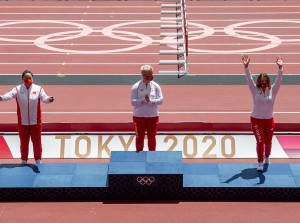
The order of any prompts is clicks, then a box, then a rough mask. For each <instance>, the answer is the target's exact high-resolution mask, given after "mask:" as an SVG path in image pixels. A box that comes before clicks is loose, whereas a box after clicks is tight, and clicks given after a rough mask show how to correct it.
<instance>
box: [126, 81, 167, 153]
mask: <svg viewBox="0 0 300 223" xmlns="http://www.w3.org/2000/svg"><path fill="white" fill-rule="evenodd" d="M147 93H148V95H149V97H150V102H147V101H146V99H145V95H146V94H147ZM162 103H163V94H162V91H161V88H160V86H159V85H158V84H157V83H156V82H154V81H150V82H149V83H148V84H147V86H146V84H145V83H144V82H143V80H140V81H139V82H137V83H136V84H134V85H133V86H132V88H131V104H132V106H133V122H134V124H135V133H136V141H135V142H136V150H137V151H142V150H143V149H144V138H145V132H147V138H148V148H149V151H155V149H156V133H157V125H158V122H159V113H158V105H161V104H162Z"/></svg>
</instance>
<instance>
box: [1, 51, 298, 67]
mask: <svg viewBox="0 0 300 223" xmlns="http://www.w3.org/2000/svg"><path fill="white" fill-rule="evenodd" d="M216 54H218V53H216ZM220 54H226V53H220ZM228 54H230V55H232V53H228ZM148 63H151V64H156V65H158V62H157V61H155V62H150V61H146V62H138V63H128V62H124V63H123V62H122V63H121V62H120V63H69V62H63V63H33V62H26V63H0V65H62V66H65V65H126V64H127V65H140V64H148ZM189 64H191V65H240V64H241V63H221V62H219V63H191V62H189ZM251 64H256V65H274V63H251ZM284 64H285V65H300V62H298V63H297V62H295V63H284Z"/></svg>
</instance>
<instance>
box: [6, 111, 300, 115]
mask: <svg viewBox="0 0 300 223" xmlns="http://www.w3.org/2000/svg"><path fill="white" fill-rule="evenodd" d="M16 113H17V112H0V114H16ZM159 113H160V114H174V115H176V114H251V112H239V111H232V112H228V111H219V112H216V111H175V112H163V111H162V112H159ZM274 113H275V114H300V111H298V112H274ZM43 114H50V115H56V114H74V115H75V114H82V115H84V114H132V111H128V112H125V111H121V112H116V111H105V112H100V111H95V112H91V111H82V112H72V111H66V112H43Z"/></svg>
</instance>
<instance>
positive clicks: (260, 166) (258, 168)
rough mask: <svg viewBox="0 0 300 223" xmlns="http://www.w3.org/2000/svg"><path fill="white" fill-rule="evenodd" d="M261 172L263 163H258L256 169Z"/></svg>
mask: <svg viewBox="0 0 300 223" xmlns="http://www.w3.org/2000/svg"><path fill="white" fill-rule="evenodd" d="M263 170H264V163H263V162H259V163H258V167H257V171H259V172H263Z"/></svg>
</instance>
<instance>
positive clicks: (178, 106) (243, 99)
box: [0, 85, 300, 123]
mask: <svg viewBox="0 0 300 223" xmlns="http://www.w3.org/2000/svg"><path fill="white" fill-rule="evenodd" d="M12 87H13V86H4V87H3V88H2V89H1V90H2V91H8V90H10V89H11V88H12ZM44 89H45V91H46V92H47V94H48V95H52V96H54V98H55V102H54V103H53V104H49V105H48V104H43V111H44V112H45V113H44V115H43V120H44V122H78V121H80V122H87V123H90V122H100V123H101V122H108V123H109V122H130V121H131V119H132V118H131V117H132V114H131V112H132V106H131V104H130V89H131V86H124V85H122V86H114V88H112V86H86V87H84V86H44ZM162 90H163V94H164V104H163V105H161V106H160V109H159V110H160V111H161V115H160V121H161V122H185V121H204V122H225V123H226V122H227V123H232V122H237V123H238V122H242V123H247V122H249V116H250V114H249V113H247V112H250V111H251V106H252V99H251V96H250V93H249V90H248V88H247V86H246V85H245V86H170V85H169V86H162ZM112 91H113V92H112ZM112 95H116V96H113V97H112ZM291 95H293V97H291ZM111 98H115V100H110V99H111ZM299 101H300V89H299V87H298V86H282V87H281V89H280V91H279V94H278V98H277V101H276V105H275V112H298V111H299V103H298V102H299ZM2 105H3V106H1V107H0V112H15V111H16V105H15V101H10V102H5V106H4V104H2ZM74 111H76V112H100V113H98V114H86V113H83V114H76V113H73V114H72V112H74ZM47 112H54V113H52V114H47ZM55 112H70V113H67V114H55ZM112 112H116V114H112ZM118 112H120V113H118ZM123 112H125V113H123ZM177 112H179V113H177ZM182 112H183V114H182ZM197 112H198V113H199V112H200V114H195V113H197ZM218 112H223V113H218ZM227 112H241V114H239V113H237V114H232V113H227ZM245 112H246V113H245ZM216 113H217V114H216ZM275 120H276V122H277V123H286V122H293V123H299V122H300V114H277V113H276V114H275ZM13 122H16V114H2V115H0V123H13Z"/></svg>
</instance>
